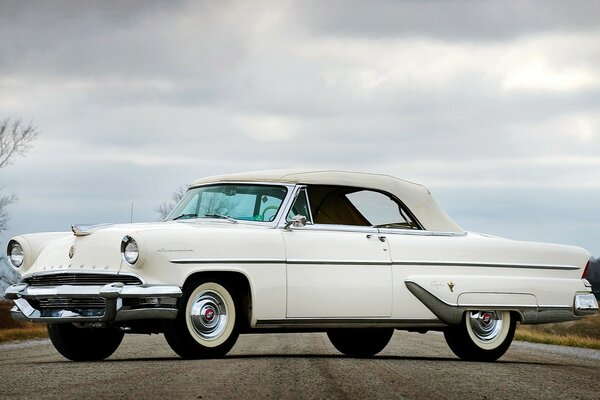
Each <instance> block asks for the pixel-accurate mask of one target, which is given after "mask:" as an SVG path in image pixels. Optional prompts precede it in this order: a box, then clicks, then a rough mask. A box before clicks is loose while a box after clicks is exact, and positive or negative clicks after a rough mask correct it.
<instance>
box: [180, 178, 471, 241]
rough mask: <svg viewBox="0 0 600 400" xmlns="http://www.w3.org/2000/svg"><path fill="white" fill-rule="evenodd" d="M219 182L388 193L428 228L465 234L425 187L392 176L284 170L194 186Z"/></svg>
mask: <svg viewBox="0 0 600 400" xmlns="http://www.w3.org/2000/svg"><path fill="white" fill-rule="evenodd" d="M218 182H273V183H291V184H306V185H337V186H352V187H359V188H365V189H374V190H379V191H384V192H388V193H390V194H393V195H394V196H396V197H397V198H398V199H400V200H401V201H402V202H403V203H404V204H405V205H406V206H407V207H408V208H409V209H410V211H412V213H413V214H414V215H415V216H416V217H417V219H418V220H419V222H420V223H421V224H422V225H423V226H424V227H425V229H428V230H432V231H446V232H462V229H461V227H460V226H458V225H457V224H456V223H455V222H454V221H453V220H452V219H451V218H450V217H449V216H448V215H447V214H446V213H445V212H444V210H442V209H441V208H440V206H439V205H438V204H437V203H436V201H435V200H434V199H433V197H432V196H431V193H430V192H429V190H428V189H427V188H426V187H425V186H423V185H419V184H418V183H413V182H409V181H405V180H402V179H398V178H395V177H393V176H389V175H383V174H371V173H363V172H349V171H336V170H305V169H280V170H268V171H254V172H244V173H238V174H228V175H216V176H209V177H206V178H201V179H197V180H195V181H194V182H192V184H191V185H190V186H197V185H205V184H208V183H218Z"/></svg>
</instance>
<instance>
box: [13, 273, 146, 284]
mask: <svg viewBox="0 0 600 400" xmlns="http://www.w3.org/2000/svg"><path fill="white" fill-rule="evenodd" d="M23 282H24V283H27V284H29V285H30V286H59V285H106V284H108V283H113V282H121V283H123V284H125V285H141V284H142V281H141V280H140V279H139V278H138V277H135V276H132V275H117V274H73V273H67V274H48V275H35V276H31V277H29V278H26V279H23Z"/></svg>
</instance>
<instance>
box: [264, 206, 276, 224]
mask: <svg viewBox="0 0 600 400" xmlns="http://www.w3.org/2000/svg"><path fill="white" fill-rule="evenodd" d="M277 209H279V206H268V207H267V208H265V209H264V210H263V212H262V213H261V214H260V218H261V219H260V220H261V221H264V220H265V214H266V213H267V211H271V210H277ZM273 217H275V215H273Z"/></svg>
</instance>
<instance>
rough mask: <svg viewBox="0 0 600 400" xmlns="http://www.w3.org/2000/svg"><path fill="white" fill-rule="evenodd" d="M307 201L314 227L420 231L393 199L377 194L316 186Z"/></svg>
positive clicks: (348, 188) (311, 189) (369, 191)
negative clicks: (333, 225) (337, 226)
mask: <svg viewBox="0 0 600 400" xmlns="http://www.w3.org/2000/svg"><path fill="white" fill-rule="evenodd" d="M308 198H309V200H310V203H309V204H310V207H311V211H312V216H313V221H314V223H315V224H335V225H354V226H375V227H381V228H398V229H419V228H418V226H417V224H416V223H415V222H414V221H412V220H411V218H410V217H409V214H408V213H407V212H406V210H405V209H404V208H403V207H402V205H401V204H399V203H398V202H397V201H396V200H394V199H393V197H392V196H391V195H388V194H385V193H382V192H377V191H374V190H368V189H361V188H354V187H345V186H325V185H314V186H309V187H308Z"/></svg>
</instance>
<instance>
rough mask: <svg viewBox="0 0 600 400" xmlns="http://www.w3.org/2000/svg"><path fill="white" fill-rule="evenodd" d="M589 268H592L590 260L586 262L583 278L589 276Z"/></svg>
mask: <svg viewBox="0 0 600 400" xmlns="http://www.w3.org/2000/svg"><path fill="white" fill-rule="evenodd" d="M588 269H590V262H589V261H588V262H587V264H585V268H584V269H583V275H581V279H586V278H587V273H588Z"/></svg>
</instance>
